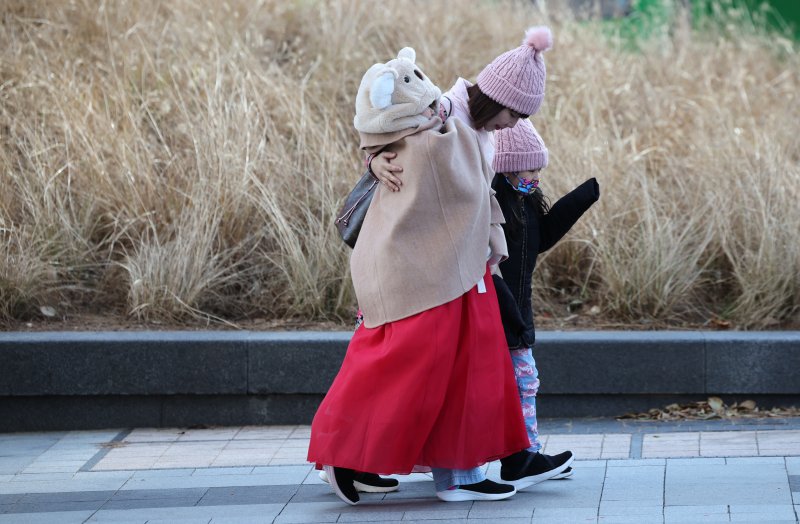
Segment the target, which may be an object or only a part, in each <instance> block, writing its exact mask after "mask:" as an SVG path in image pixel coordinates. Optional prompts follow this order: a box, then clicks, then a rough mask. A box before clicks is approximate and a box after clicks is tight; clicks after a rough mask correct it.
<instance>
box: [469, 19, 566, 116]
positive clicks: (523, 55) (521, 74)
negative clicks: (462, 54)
mask: <svg viewBox="0 0 800 524" xmlns="http://www.w3.org/2000/svg"><path fill="white" fill-rule="evenodd" d="M551 47H553V34H552V32H551V31H550V28H549V27H545V26H537V27H531V28H529V29H528V30H527V31H525V39H524V40H523V41H522V45H521V46H519V47H518V48H516V49H512V50H511V51H506V52H505V53H503V54H502V55H500V56H498V57H497V58H495V59H494V61H492V63H491V64H489V65H488V66H486V67H484V68H483V71H481V72H480V74H479V75H478V87H479V88H480V90H481V91H483V93H484V94H486V95H487V96H488V97H489V98H491V99H492V100H494V101H495V102H497V103H499V104H501V105H503V106H505V107H507V108H509V109H513V110H514V111H516V112H517V113H522V114H523V115H533V114H536V112H537V111H539V107H540V106H541V105H542V99H544V80H545V67H544V57H543V56H542V53H543V52H545V51H547V50H548V49H550V48H551Z"/></svg>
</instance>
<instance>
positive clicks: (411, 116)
mask: <svg viewBox="0 0 800 524" xmlns="http://www.w3.org/2000/svg"><path fill="white" fill-rule="evenodd" d="M416 58H417V53H416V52H415V51H414V50H413V49H412V48H410V47H404V48H403V49H401V50H400V52H399V53H397V58H395V59H393V60H389V61H388V62H386V63H385V64H375V65H373V66H372V67H370V68H369V69H368V70H367V72H366V74H364V78H362V79H361V85H360V86H359V87H358V94H357V95H356V117H355V118H354V119H353V125H354V126H355V128H356V130H358V131H359V132H360V133H371V134H381V133H393V132H395V131H400V130H403V129H408V128H412V127H417V126H419V125H422V124H424V123H425V122H427V121H428V120H429V118H428V117H426V116H424V115H422V112H423V111H425V108H427V107H431V108H433V111H434V113H433V114H434V115H436V114H438V112H439V97H441V96H442V91H441V90H440V89H439V88H438V87H436V86H435V85H433V82H431V81H430V79H429V78H428V77H427V76H425V74H424V73H423V72H422V70H421V69H420V68H419V67H418V66H417V65H416V64H415V62H416Z"/></svg>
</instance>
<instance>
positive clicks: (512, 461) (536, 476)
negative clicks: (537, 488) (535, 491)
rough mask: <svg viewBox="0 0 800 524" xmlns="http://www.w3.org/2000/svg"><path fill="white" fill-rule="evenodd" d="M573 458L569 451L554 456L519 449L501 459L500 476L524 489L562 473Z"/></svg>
mask: <svg viewBox="0 0 800 524" xmlns="http://www.w3.org/2000/svg"><path fill="white" fill-rule="evenodd" d="M573 459H574V457H573V456H572V452H571V451H565V452H564V453H559V454H558V455H554V456H550V455H544V454H542V453H531V452H530V451H520V452H519V453H514V454H513V455H511V456H509V457H506V458H504V459H502V460H501V463H502V467H501V468H500V478H501V479H503V482H508V483H509V484H513V485H514V487H515V488H517V489H525V488H527V487H528V486H533V485H534V484H538V483H539V482H544V481H545V480H548V479H551V478H553V477H555V476H556V475H558V474H559V473H563V472H564V470H565V469H567V468H568V467H569V465H570V464H572V461H573Z"/></svg>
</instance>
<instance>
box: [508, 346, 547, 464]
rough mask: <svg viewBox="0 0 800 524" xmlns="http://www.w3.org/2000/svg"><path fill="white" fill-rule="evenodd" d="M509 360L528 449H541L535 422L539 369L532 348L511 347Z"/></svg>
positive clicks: (535, 450)
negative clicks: (515, 383)
mask: <svg viewBox="0 0 800 524" xmlns="http://www.w3.org/2000/svg"><path fill="white" fill-rule="evenodd" d="M511 362H512V364H513V365H514V376H515V377H516V379H517V389H519V399H520V401H521V402H522V416H523V417H524V418H525V429H526V430H527V431H528V438H529V439H530V441H531V447H529V448H528V450H529V451H534V452H537V451H539V450H541V449H542V444H541V442H539V428H538V427H537V423H536V393H537V392H538V391H539V371H538V370H537V369H536V361H535V360H533V348H523V349H512V350H511Z"/></svg>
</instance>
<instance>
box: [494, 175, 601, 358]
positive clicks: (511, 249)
mask: <svg viewBox="0 0 800 524" xmlns="http://www.w3.org/2000/svg"><path fill="white" fill-rule="evenodd" d="M492 188H493V189H494V190H495V191H496V192H497V195H496V197H497V201H498V202H499V203H500V207H501V208H502V210H503V215H504V216H505V219H506V223H505V224H504V225H503V228H504V230H505V233H506V242H507V244H508V259H507V260H506V261H505V262H503V263H501V264H500V271H501V272H502V274H503V278H502V279H501V278H500V277H498V276H494V277H493V279H494V284H495V288H496V290H497V299H498V302H499V304H500V316H501V317H502V319H503V329H504V330H505V334H506V340H507V341H508V347H509V349H518V348H522V347H531V346H533V343H534V342H535V340H536V331H535V329H534V325H533V303H532V301H531V278H532V275H533V270H534V269H535V268H536V258H537V257H538V255H539V253H543V252H545V251H547V250H548V249H550V248H551V247H553V246H554V245H555V244H556V242H558V241H559V240H560V239H561V237H563V236H564V235H565V234H566V233H567V231H569V230H570V228H572V226H573V225H575V222H577V221H578V219H579V218H580V217H581V215H583V213H584V212H585V211H586V210H587V209H589V208H590V207H591V206H592V204H594V203H595V202H597V199H598V198H600V186H599V185H598V184H597V180H596V179H595V178H590V179H589V180H587V181H586V182H584V183H583V184H581V185H579V186H578V187H576V188H575V189H573V190H572V191H570V192H569V193H567V194H566V195H564V196H563V197H562V198H560V199H559V200H558V201H557V202H556V203H555V204H553V206H552V207H551V208H550V210H549V211H548V212H547V213H545V214H541V211H539V209H538V206H537V204H536V202H535V201H534V197H533V196H531V195H522V194H521V193H519V192H517V191H516V190H515V189H514V188H513V187H512V186H511V185H510V184H509V183H508V182H507V181H506V180H505V177H504V176H503V175H502V174H499V173H498V174H497V175H495V177H494V180H493V181H492ZM516 217H519V218H521V221H520V220H518V219H517V218H516Z"/></svg>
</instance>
